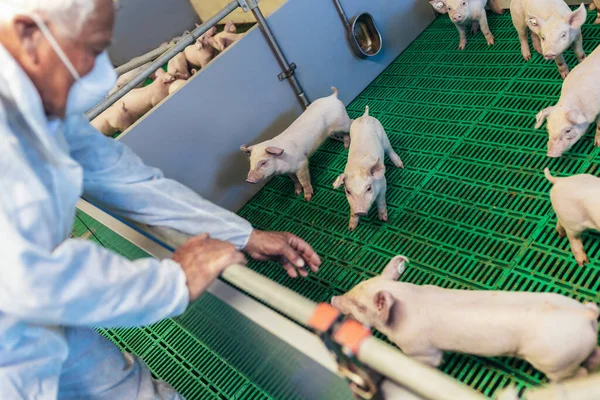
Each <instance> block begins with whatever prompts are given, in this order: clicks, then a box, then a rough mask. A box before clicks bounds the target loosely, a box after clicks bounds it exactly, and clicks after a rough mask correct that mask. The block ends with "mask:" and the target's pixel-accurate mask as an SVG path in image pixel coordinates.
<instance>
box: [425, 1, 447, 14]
mask: <svg viewBox="0 0 600 400" xmlns="http://www.w3.org/2000/svg"><path fill="white" fill-rule="evenodd" d="M429 4H431V6H432V7H433V9H434V10H435V11H437V12H439V13H440V14H446V13H448V9H447V6H446V2H445V1H442V0H432V1H430V2H429Z"/></svg>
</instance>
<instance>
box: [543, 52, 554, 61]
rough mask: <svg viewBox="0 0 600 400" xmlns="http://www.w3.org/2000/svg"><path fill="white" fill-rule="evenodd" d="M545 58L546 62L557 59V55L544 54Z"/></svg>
mask: <svg viewBox="0 0 600 400" xmlns="http://www.w3.org/2000/svg"><path fill="white" fill-rule="evenodd" d="M544 58H545V59H546V60H554V59H555V58H556V53H546V54H544Z"/></svg>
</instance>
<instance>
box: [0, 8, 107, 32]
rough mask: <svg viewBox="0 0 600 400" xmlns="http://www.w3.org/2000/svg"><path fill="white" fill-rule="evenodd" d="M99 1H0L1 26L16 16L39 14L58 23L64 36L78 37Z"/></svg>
mask: <svg viewBox="0 0 600 400" xmlns="http://www.w3.org/2000/svg"><path fill="white" fill-rule="evenodd" d="M97 3H98V1H97V0H0V24H5V23H7V22H10V21H11V20H12V19H13V18H14V17H15V15H18V14H32V13H37V14H39V15H41V16H42V17H46V18H48V19H49V20H50V21H52V22H54V23H57V26H58V27H59V28H60V30H61V33H62V34H66V35H71V36H72V35H77V34H79V33H80V32H81V29H82V28H83V25H84V23H85V22H86V21H87V19H88V18H89V17H90V15H92V13H93V12H94V10H95V9H96V5H97Z"/></svg>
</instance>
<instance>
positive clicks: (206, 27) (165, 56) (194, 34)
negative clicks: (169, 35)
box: [86, 0, 239, 121]
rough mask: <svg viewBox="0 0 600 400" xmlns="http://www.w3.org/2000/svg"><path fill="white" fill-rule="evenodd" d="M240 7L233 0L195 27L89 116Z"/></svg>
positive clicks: (91, 115) (112, 102)
mask: <svg viewBox="0 0 600 400" xmlns="http://www.w3.org/2000/svg"><path fill="white" fill-rule="evenodd" d="M238 7H239V3H238V1H237V0H233V1H232V2H231V3H229V4H228V5H227V6H225V8H223V9H222V10H221V11H219V12H218V13H217V14H215V15H213V16H212V17H211V18H210V19H209V20H208V21H206V22H205V23H203V24H202V25H200V26H199V27H198V28H196V29H194V30H193V31H192V32H191V33H190V34H189V35H187V36H186V37H185V38H183V39H182V40H181V41H180V42H179V43H177V44H176V45H174V46H173V47H171V48H170V49H169V50H168V51H167V52H166V53H164V54H163V55H162V56H160V57H158V59H156V61H154V62H153V63H152V64H150V65H149V66H148V68H146V69H145V70H144V71H142V72H141V73H140V74H139V75H138V76H136V77H135V78H133V79H132V80H131V81H129V82H128V83H127V84H125V85H124V86H123V87H121V89H119V90H117V91H116V92H115V93H113V94H112V95H111V96H109V97H108V98H107V99H106V100H104V101H103V102H102V103H100V104H98V105H97V106H96V107H94V108H92V109H91V110H90V111H88V112H87V114H86V115H87V117H88V119H89V120H90V121H91V120H93V119H94V118H96V117H97V116H98V115H100V114H102V113H103V112H104V111H105V110H106V109H107V108H108V107H110V106H112V105H113V104H115V103H116V102H117V101H119V100H120V99H121V98H122V97H123V96H125V95H126V94H127V93H129V92H130V91H131V90H132V89H133V88H135V87H136V86H137V85H139V84H140V83H142V82H144V81H145V80H146V79H147V78H148V77H149V76H150V75H152V74H153V73H154V71H156V70H157V69H159V68H162V66H163V65H165V64H166V63H168V62H169V60H170V59H171V58H173V57H175V56H176V55H177V54H179V53H181V52H182V51H183V50H184V49H185V48H186V47H187V46H189V45H191V44H193V43H194V42H195V41H196V40H197V39H198V38H199V37H200V36H202V35H203V34H204V33H205V32H206V31H208V30H209V29H210V28H212V27H213V26H214V25H215V24H217V22H219V21H221V20H222V19H223V18H225V17H226V16H228V15H229V14H231V13H232V12H233V11H234V10H235V9H236V8H238Z"/></svg>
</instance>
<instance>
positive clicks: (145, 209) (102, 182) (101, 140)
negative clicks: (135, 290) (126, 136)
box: [66, 117, 252, 249]
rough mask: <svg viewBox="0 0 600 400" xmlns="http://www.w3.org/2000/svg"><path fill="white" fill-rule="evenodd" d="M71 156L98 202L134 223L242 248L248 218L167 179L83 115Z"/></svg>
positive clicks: (72, 128) (72, 126) (74, 124)
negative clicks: (203, 236) (241, 216)
mask: <svg viewBox="0 0 600 400" xmlns="http://www.w3.org/2000/svg"><path fill="white" fill-rule="evenodd" d="M66 137H67V140H68V142H69V146H70V150H71V156H72V157H73V158H74V159H75V160H76V161H77V162H79V163H80V164H81V165H82V166H83V168H84V193H85V196H86V197H87V198H89V199H90V200H91V201H93V202H94V203H96V204H98V205H102V206H104V207H106V208H108V209H109V210H110V211H111V212H114V213H115V214H117V215H119V216H121V217H124V218H127V219H130V220H132V221H136V222H140V223H143V224H147V225H149V226H160V227H167V228H171V229H175V230H177V231H179V232H182V233H184V234H186V235H190V236H195V235H198V234H201V233H209V234H210V236H211V237H212V238H215V239H219V240H223V241H227V242H230V243H232V244H233V245H235V246H236V248H238V249H243V248H244V247H245V246H246V244H247V243H248V240H249V238H250V234H251V233H252V226H251V225H250V224H249V223H248V222H247V221H246V220H244V219H243V218H240V217H238V216H237V215H235V214H233V213H231V212H229V211H227V210H224V209H223V208H221V207H218V206H216V205H215V204H212V203H211V202H209V201H207V200H205V199H203V198H202V197H200V196H199V195H198V194H196V193H195V192H194V191H192V190H190V189H189V188H187V187H186V186H184V185H182V184H180V183H178V182H176V181H174V180H171V179H167V178H165V177H164V175H163V174H162V172H161V171H160V170H158V169H156V168H151V167H148V166H146V165H144V163H143V162H142V161H141V160H140V158H139V157H138V156H136V155H135V154H134V153H133V152H132V151H131V150H130V149H129V148H128V147H127V146H125V145H123V144H122V143H120V142H118V141H115V140H113V139H110V138H107V137H104V136H103V135H102V134H100V133H99V132H98V131H97V130H96V129H95V128H94V127H92V126H91V125H90V124H89V123H88V122H87V120H86V119H85V118H84V117H77V119H70V120H69V124H68V127H67V132H66Z"/></svg>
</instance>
